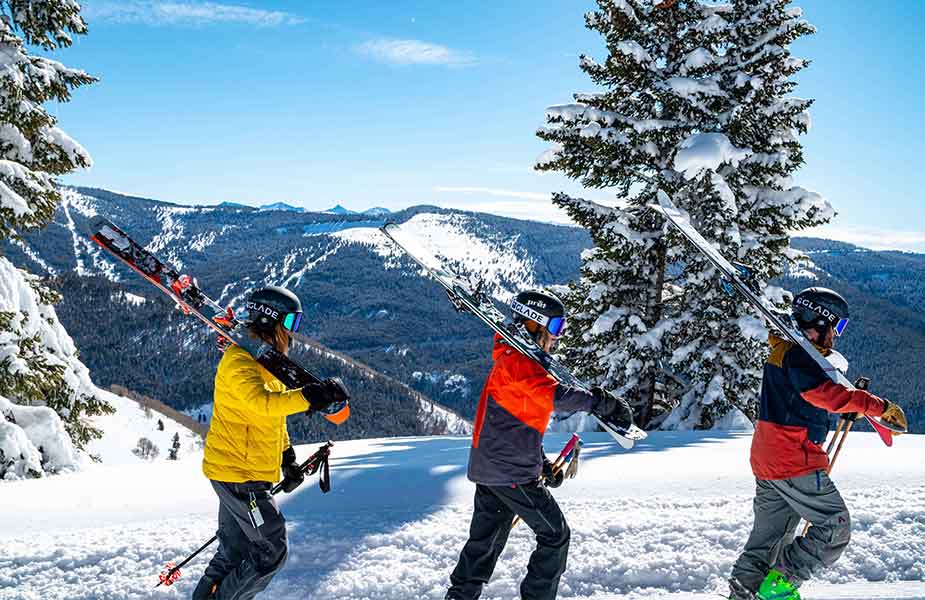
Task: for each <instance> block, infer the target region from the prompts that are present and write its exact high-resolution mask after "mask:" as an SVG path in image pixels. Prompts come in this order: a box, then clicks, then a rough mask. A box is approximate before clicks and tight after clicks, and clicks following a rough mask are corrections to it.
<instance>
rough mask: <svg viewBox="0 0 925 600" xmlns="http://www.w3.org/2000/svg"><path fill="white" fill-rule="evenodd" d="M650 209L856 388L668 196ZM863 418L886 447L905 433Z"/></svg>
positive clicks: (777, 325) (780, 328) (834, 376)
mask: <svg viewBox="0 0 925 600" xmlns="http://www.w3.org/2000/svg"><path fill="white" fill-rule="evenodd" d="M652 208H653V209H655V210H657V211H658V212H659V213H661V214H662V215H663V216H664V217H665V219H667V220H668V223H670V224H671V225H672V226H673V227H675V228H676V229H677V230H678V231H679V232H680V233H681V235H683V236H684V238H685V239H687V241H688V242H690V244H691V245H692V246H694V247H695V248H697V250H699V251H700V252H701V253H702V254H703V255H704V256H705V257H706V258H707V260H709V261H710V262H711V263H712V264H713V266H714V267H716V269H717V271H719V273H720V276H721V277H722V280H723V287H724V288H725V289H726V290H727V292H732V293H734V292H738V293H740V294H742V295H743V296H744V297H745V299H746V300H748V301H749V303H751V305H752V306H754V307H755V309H757V310H758V312H759V313H760V314H761V316H762V317H764V319H765V321H767V322H768V325H770V326H771V328H772V329H774V330H776V331H777V332H779V333H780V334H782V335H783V336H784V337H785V338H787V340H788V341H789V342H791V343H792V344H795V345H797V346H799V347H800V348H802V349H803V350H804V351H805V352H806V353H807V354H808V355H809V356H810V357H811V358H812V359H813V360H814V361H815V362H816V363H817V364H818V365H819V366H820V367H821V368H822V370H823V371H824V372H825V374H826V375H827V376H828V377H829V379H831V380H832V381H833V382H834V383H837V384H839V385H842V386H844V387H845V388H847V389H849V390H854V389H856V388H855V386H854V385H853V384H852V383H851V381H850V380H849V379H848V378H847V377H845V375H844V374H843V373H842V372H841V371H839V370H838V369H837V368H836V367H835V365H833V364H832V363H831V362H829V360H828V359H826V357H824V356H823V355H822V354H821V353H820V352H819V351H818V350H817V349H816V347H815V346H813V344H812V342H810V341H809V340H808V339H807V338H806V337H805V336H804V335H803V334H802V333H801V332H800V330H799V329H798V328H797V327H795V326H794V325H793V324H792V323H791V322H790V321H789V320H784V319H783V318H782V317H781V315H780V314H778V313H777V312H776V311H774V310H773V309H771V308H770V307H769V306H768V305H767V304H765V302H764V301H763V300H762V299H761V297H760V296H759V293H758V292H756V290H755V289H754V288H753V287H752V285H750V284H749V280H750V279H751V274H750V272H749V269H748V268H747V267H745V266H743V265H738V266H737V265H733V264H732V263H731V262H729V261H728V260H726V258H725V257H724V256H723V255H722V254H720V252H719V250H717V249H716V247H715V246H713V245H712V244H711V243H710V242H708V241H707V240H706V239H705V238H704V237H703V236H702V235H701V234H700V232H698V231H697V229H696V228H695V227H694V226H693V225H692V224H691V221H690V218H689V217H688V216H687V215H685V214H684V213H683V212H681V210H680V209H679V208H678V207H677V206H675V204H674V202H672V200H671V198H670V197H669V196H668V194H666V193H665V192H663V191H662V190H659V192H658V205H653V206H652ZM864 417H865V418H866V419H867V421H868V422H869V423H870V424H871V427H873V428H874V431H876V432H877V433H878V434H879V435H880V439H882V440H883V443H884V444H886V445H887V446H892V445H893V434H894V433H905V430H903V429H898V428H896V427H893V426H892V425H890V424H888V423H886V422H884V421H882V420H881V419H879V418H877V417H871V416H868V415H864Z"/></svg>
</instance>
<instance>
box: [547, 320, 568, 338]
mask: <svg viewBox="0 0 925 600" xmlns="http://www.w3.org/2000/svg"><path fill="white" fill-rule="evenodd" d="M564 330H565V317H553V318H551V319H549V322H548V323H546V331H548V332H549V335H551V336H553V337H559V336H560V335H562V332H563V331H564Z"/></svg>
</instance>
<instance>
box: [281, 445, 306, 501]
mask: <svg viewBox="0 0 925 600" xmlns="http://www.w3.org/2000/svg"><path fill="white" fill-rule="evenodd" d="M303 481H305V473H303V472H302V470H301V469H300V468H299V463H297V462H296V458H295V450H294V449H293V448H292V446H289V447H288V448H286V449H285V450H283V484H282V487H283V491H284V492H286V493H287V494H288V493H289V492H291V491H292V490H294V489H296V488H297V487H299V486H300V485H302V482H303Z"/></svg>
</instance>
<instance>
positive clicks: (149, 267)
mask: <svg viewBox="0 0 925 600" xmlns="http://www.w3.org/2000/svg"><path fill="white" fill-rule="evenodd" d="M90 227H91V234H90V239H92V240H93V241H94V242H96V243H97V244H99V245H100V246H102V247H103V248H104V249H106V250H107V251H108V252H109V253H110V254H112V255H113V256H115V257H116V258H118V259H119V260H120V261H122V262H123V263H125V264H126V265H128V266H129V267H130V268H131V269H132V270H133V271H135V272H136V273H138V274H139V275H141V276H142V277H144V278H145V279H146V280H148V281H149V282H151V283H152V284H154V285H155V286H156V287H157V288H158V289H159V290H161V291H162V292H164V293H165V294H167V295H168V296H169V297H170V298H171V299H172V300H174V301H175V302H176V303H177V304H178V305H179V307H180V308H181V309H182V310H183V312H184V313H185V314H187V315H194V316H195V317H197V318H198V319H199V320H200V321H202V322H203V323H205V324H206V325H207V326H209V327H210V328H212V329H213V330H214V331H215V332H216V333H218V334H219V335H221V336H223V337H225V338H226V339H227V340H229V341H230V342H231V343H233V344H235V345H237V346H239V347H241V348H242V349H243V350H245V351H246V352H247V353H248V354H250V355H251V356H253V357H254V359H255V360H256V361H257V362H258V363H260V365H261V366H263V368H265V369H266V370H267V371H269V372H270V373H272V374H273V376H274V377H276V378H277V379H279V380H280V381H282V382H283V384H284V385H285V386H286V387H287V388H289V389H299V388H302V387H304V386H306V385H308V384H309V383H320V382H321V380H320V379H319V378H318V377H316V376H315V375H314V374H312V373H311V372H309V371H308V370H306V369H305V368H303V367H302V366H301V365H299V364H297V363H295V362H293V361H292V359H290V358H289V357H288V356H286V355H285V354H283V353H282V352H279V351H278V350H277V349H276V348H274V347H272V346H270V345H269V344H266V343H263V342H259V341H257V340H253V339H251V338H250V337H248V336H247V335H245V334H244V333H243V331H242V330H243V327H241V322H240V321H238V319H237V318H236V317H235V315H234V312H233V311H232V309H231V308H230V307H227V308H225V307H222V306H221V305H219V304H218V303H217V302H215V301H214V300H212V299H211V298H209V297H208V296H206V295H205V293H203V291H202V290H201V289H200V288H199V286H198V285H197V284H196V281H195V279H193V278H192V277H190V276H189V275H181V274H180V273H178V272H177V271H176V270H175V269H174V268H173V267H171V266H170V265H168V264H166V263H164V262H163V261H161V260H160V259H159V258H157V257H156V256H154V254H152V253H151V252H149V251H147V250H145V248H144V247H143V246H141V244H139V243H138V242H136V241H135V240H133V239H132V238H131V237H130V236H129V235H128V234H127V233H125V232H124V231H122V230H121V229H119V228H118V227H117V226H116V225H115V224H113V223H112V222H111V221H109V220H108V219H106V218H104V217H99V216H98V217H94V218H93V220H92V221H91V222H90ZM204 310H205V311H210V312H212V313H213V314H212V315H211V316H207V315H206V313H204V312H203V311H204ZM319 412H320V414H321V415H322V416H324V418H325V419H327V420H328V421H330V422H332V423H334V424H335V425H340V424H341V423H343V422H344V421H346V420H347V418H348V417H349V416H350V402H349V401H344V402H341V403H335V404H332V405H331V406H330V407H328V408H327V409H325V410H324V411H319Z"/></svg>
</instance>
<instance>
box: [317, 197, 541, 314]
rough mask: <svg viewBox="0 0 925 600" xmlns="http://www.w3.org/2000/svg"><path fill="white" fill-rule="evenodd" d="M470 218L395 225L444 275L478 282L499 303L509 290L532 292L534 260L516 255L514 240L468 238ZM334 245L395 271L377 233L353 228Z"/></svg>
mask: <svg viewBox="0 0 925 600" xmlns="http://www.w3.org/2000/svg"><path fill="white" fill-rule="evenodd" d="M476 221H477V220H476V219H475V218H474V217H471V216H469V215H464V214H436V213H420V214H417V215H415V216H414V217H412V218H411V219H409V220H407V221H406V222H404V223H401V224H399V227H400V228H401V231H402V232H403V234H405V235H406V236H407V237H410V238H414V239H415V240H416V241H417V242H418V243H420V244H421V245H422V246H423V247H425V248H426V249H427V250H428V251H429V252H430V253H432V254H433V256H434V257H435V258H437V259H438V260H439V261H440V262H441V263H442V264H443V266H445V267H447V268H449V269H450V270H452V271H454V272H456V273H458V274H461V275H468V276H471V277H473V278H474V279H475V280H483V281H484V282H485V283H486V284H487V285H488V286H489V288H490V289H491V290H492V294H493V295H495V296H496V297H498V299H499V300H502V301H506V300H510V295H511V293H512V290H515V289H523V288H527V287H535V286H536V280H535V278H534V275H533V273H534V270H535V268H534V261H533V259H531V258H530V257H528V256H526V254H525V253H522V252H518V250H517V238H516V237H514V238H506V239H505V238H500V237H498V238H496V239H491V238H486V237H482V236H479V235H476V234H474V233H472V230H471V227H472V226H473V225H474V224H475V223H476ZM333 236H334V237H337V238H338V239H340V240H343V241H345V242H348V243H356V244H361V245H364V246H368V247H369V248H370V250H371V251H372V252H374V253H376V254H378V255H379V256H382V257H384V258H386V259H387V260H386V267H387V268H389V267H395V266H396V265H397V262H396V260H395V259H397V258H398V257H400V256H401V253H400V251H399V250H397V249H396V248H395V247H394V246H393V245H392V244H391V243H390V242H389V241H388V239H386V238H385V236H383V235H382V234H381V233H380V232H379V230H378V229H376V228H372V227H368V228H354V229H348V230H344V231H340V232H337V233H335V234H333Z"/></svg>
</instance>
